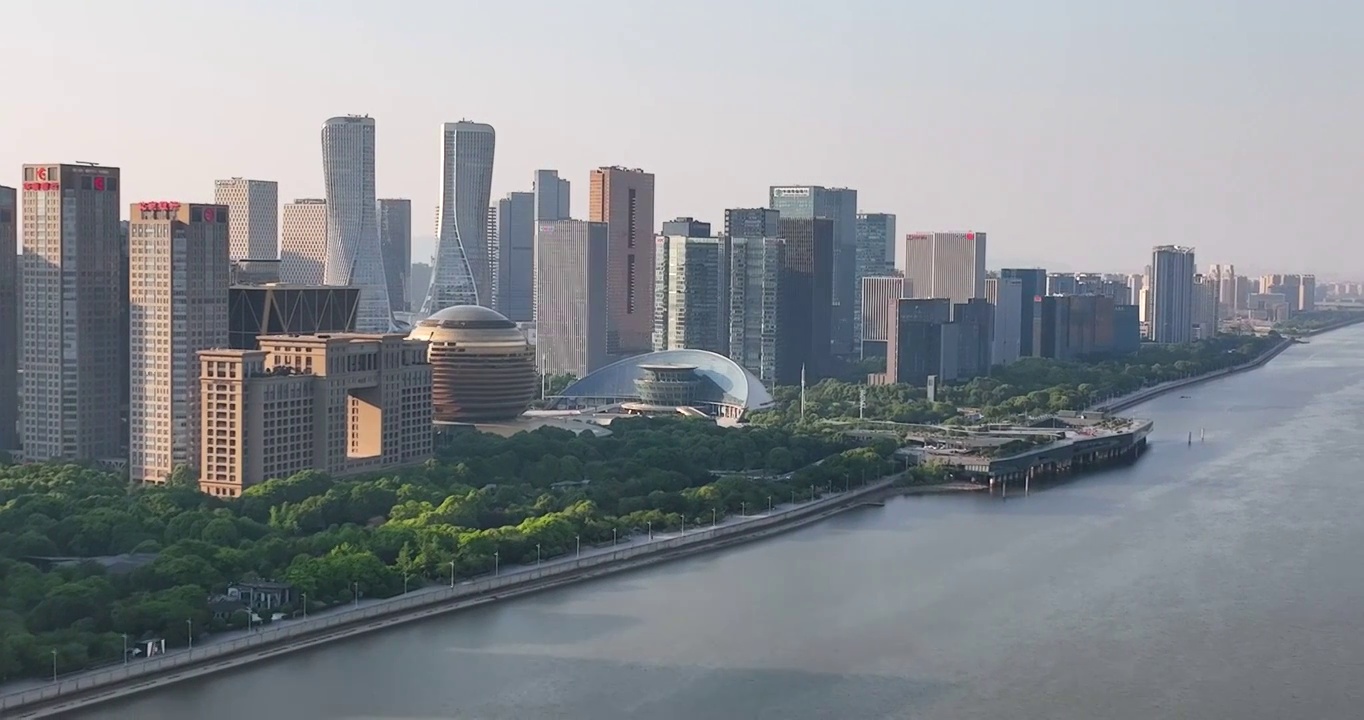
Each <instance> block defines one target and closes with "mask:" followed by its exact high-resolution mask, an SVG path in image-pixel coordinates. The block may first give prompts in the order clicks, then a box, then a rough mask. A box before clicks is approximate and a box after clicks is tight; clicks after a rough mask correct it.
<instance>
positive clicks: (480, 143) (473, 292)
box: [421, 120, 497, 315]
mask: <svg viewBox="0 0 1364 720" xmlns="http://www.w3.org/2000/svg"><path fill="white" fill-rule="evenodd" d="M496 146H497V133H496V132H494V131H493V126H491V125H487V124H484V123H476V122H468V121H463V120H461V121H460V122H452V123H445V124H443V125H442V126H441V172H440V206H439V207H438V208H437V217H436V262H435V265H434V266H433V269H432V276H431V290H430V292H428V293H427V295H426V301H425V302H424V303H423V304H422V310H421V311H422V314H424V315H429V314H431V313H433V312H436V311H437V310H440V309H442V308H447V307H451V306H453V305H488V304H489V302H490V300H491V299H492V269H491V266H490V264H489V262H488V237H487V230H488V224H487V222H488V201H489V200H490V199H491V198H492V187H493V185H492V183H493V155H494V150H495V149H496Z"/></svg>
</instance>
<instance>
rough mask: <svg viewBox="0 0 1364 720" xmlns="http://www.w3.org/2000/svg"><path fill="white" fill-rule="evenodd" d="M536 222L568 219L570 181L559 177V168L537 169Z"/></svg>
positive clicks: (535, 186) (535, 190) (534, 188)
mask: <svg viewBox="0 0 1364 720" xmlns="http://www.w3.org/2000/svg"><path fill="white" fill-rule="evenodd" d="M531 189H532V190H533V191H534V193H535V222H537V223H539V222H542V221H548V220H567V219H569V217H570V216H571V215H570V213H569V182H568V180H565V179H564V178H561V177H559V171H558V170H536V171H535V184H534V185H533V187H532V188H531Z"/></svg>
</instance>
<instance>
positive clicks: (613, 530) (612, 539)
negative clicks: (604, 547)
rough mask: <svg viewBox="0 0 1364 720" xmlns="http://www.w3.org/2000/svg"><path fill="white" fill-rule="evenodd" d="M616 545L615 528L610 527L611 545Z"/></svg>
mask: <svg viewBox="0 0 1364 720" xmlns="http://www.w3.org/2000/svg"><path fill="white" fill-rule="evenodd" d="M615 546H616V528H611V547H615Z"/></svg>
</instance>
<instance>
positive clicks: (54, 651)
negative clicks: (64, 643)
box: [52, 648, 57, 682]
mask: <svg viewBox="0 0 1364 720" xmlns="http://www.w3.org/2000/svg"><path fill="white" fill-rule="evenodd" d="M52 682H57V649H56V648H53V649H52Z"/></svg>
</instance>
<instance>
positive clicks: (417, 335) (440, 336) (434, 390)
mask: <svg viewBox="0 0 1364 720" xmlns="http://www.w3.org/2000/svg"><path fill="white" fill-rule="evenodd" d="M408 337H411V338H414V339H417V340H425V341H427V342H429V343H430V350H429V351H428V355H427V357H428V358H429V360H430V362H431V406H432V408H431V410H432V417H433V418H434V419H435V421H436V422H460V423H473V422H484V421H491V420H509V419H511V418H514V417H516V416H518V415H520V414H521V413H523V412H525V410H526V408H527V407H528V406H529V405H530V402H531V400H533V399H535V393H536V384H537V383H538V382H539V376H538V375H536V371H535V346H534V345H531V344H530V343H529V342H528V341H527V340H526V336H525V335H523V334H522V333H521V331H520V330H519V329H517V327H516V323H514V322H512V321H511V320H508V319H507V318H506V317H504V316H503V315H502V314H501V313H498V312H497V311H495V310H490V309H488V308H485V307H479V306H477V305H456V306H454V307H448V308H445V309H444V310H441V311H440V312H437V313H435V314H434V315H431V316H430V317H427V318H426V319H425V320H421V321H419V322H418V323H417V326H416V327H415V328H413V329H412V332H411V333H409V334H408Z"/></svg>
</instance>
